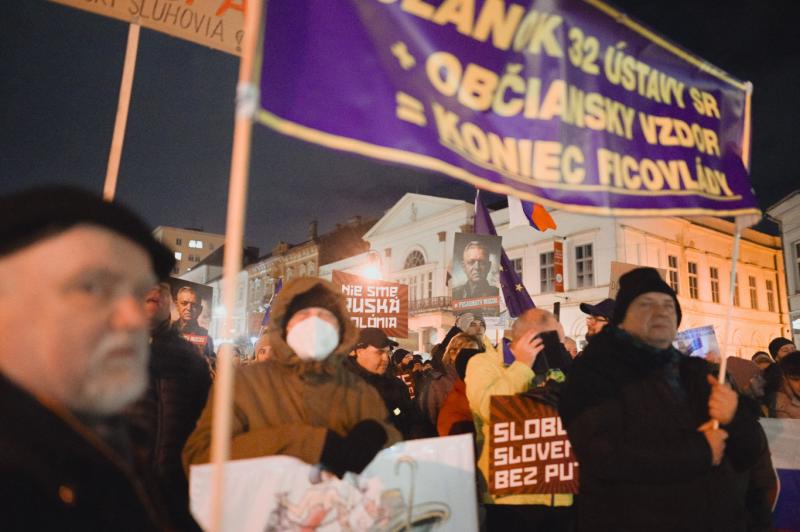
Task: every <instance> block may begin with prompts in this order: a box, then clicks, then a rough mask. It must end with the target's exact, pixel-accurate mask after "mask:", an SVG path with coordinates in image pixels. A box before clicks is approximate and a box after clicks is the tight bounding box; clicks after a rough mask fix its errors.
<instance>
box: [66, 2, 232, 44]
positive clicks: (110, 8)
mask: <svg viewBox="0 0 800 532" xmlns="http://www.w3.org/2000/svg"><path fill="white" fill-rule="evenodd" d="M51 1H52V2H55V3H58V4H63V5H65V6H70V7H75V8H78V9H83V10H85V11H90V12H92V13H96V14H98V15H103V16H106V17H111V18H115V19H118V20H122V21H125V22H130V23H132V24H139V25H140V26H144V27H145V28H147V29H150V30H154V31H160V32H161V33H166V34H167V35H171V36H173V37H177V38H179V39H184V40H187V41H191V42H194V43H197V44H202V45H203V46H208V47H209V48H214V49H215V50H220V51H223V52H227V53H229V54H233V55H240V54H241V43H242V37H243V31H242V28H243V25H244V7H245V5H246V4H247V0H95V1H92V0H51Z"/></svg>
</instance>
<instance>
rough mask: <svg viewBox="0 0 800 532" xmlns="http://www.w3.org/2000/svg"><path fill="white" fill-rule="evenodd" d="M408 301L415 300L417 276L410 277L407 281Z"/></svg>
mask: <svg viewBox="0 0 800 532" xmlns="http://www.w3.org/2000/svg"><path fill="white" fill-rule="evenodd" d="M408 281H409V282H408V299H410V300H411V301H416V300H417V276H416V275H412V276H411V277H410V278H409V279H408Z"/></svg>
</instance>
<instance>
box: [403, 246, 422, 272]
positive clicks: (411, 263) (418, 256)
mask: <svg viewBox="0 0 800 532" xmlns="http://www.w3.org/2000/svg"><path fill="white" fill-rule="evenodd" d="M423 264H425V256H424V255H423V254H422V252H421V251H417V250H414V251H412V252H411V253H409V254H408V257H406V263H405V265H404V266H403V268H404V269H406V270H407V269H409V268H416V267H417V266H422V265H423Z"/></svg>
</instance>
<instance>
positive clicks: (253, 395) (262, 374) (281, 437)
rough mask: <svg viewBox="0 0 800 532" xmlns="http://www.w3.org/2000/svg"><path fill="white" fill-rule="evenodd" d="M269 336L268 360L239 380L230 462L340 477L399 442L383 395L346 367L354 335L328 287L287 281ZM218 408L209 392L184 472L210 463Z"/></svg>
mask: <svg viewBox="0 0 800 532" xmlns="http://www.w3.org/2000/svg"><path fill="white" fill-rule="evenodd" d="M268 336H269V344H270V346H271V348H272V356H271V358H269V359H268V360H266V361H264V362H263V363H260V364H252V365H248V366H245V367H242V368H241V369H240V370H238V371H237V373H236V384H235V388H234V390H235V391H234V406H233V408H234V416H233V439H232V441H231V459H241V458H254V457H258V456H269V455H276V454H283V455H289V456H294V457H296V458H299V459H301V460H303V461H305V462H307V463H309V464H318V463H321V464H322V465H323V466H325V467H326V468H327V469H328V470H330V471H332V472H333V473H335V474H337V475H338V476H341V475H343V474H344V473H345V472H346V471H353V472H356V473H360V472H361V471H362V470H363V469H364V467H366V466H367V464H368V463H369V462H370V461H372V458H373V457H374V456H375V454H376V453H377V452H378V451H379V450H380V449H381V448H382V447H384V446H389V445H391V444H393V443H395V442H396V441H399V440H400V434H399V433H398V432H397V430H396V429H395V428H394V427H393V426H392V424H391V423H389V422H388V419H389V415H388V413H387V411H386V408H385V407H384V405H383V401H381V398H380V396H379V395H378V393H377V392H376V391H375V390H374V389H373V388H372V387H371V386H369V385H368V384H367V383H366V382H364V381H363V380H362V379H360V378H358V377H357V376H356V375H353V374H352V373H351V372H349V371H348V370H347V369H346V368H345V367H344V361H345V357H346V353H347V352H348V351H349V349H350V348H351V347H352V346H353V344H354V343H355V341H356V330H355V328H354V326H353V324H352V322H351V321H350V318H349V315H348V312H347V307H346V304H345V300H344V298H343V297H342V296H341V294H339V293H337V291H336V288H335V287H334V286H333V285H332V284H331V283H329V282H328V281H324V280H322V279H317V278H311V277H302V278H298V279H293V280H292V281H290V282H288V283H287V284H286V285H285V286H284V287H283V289H282V290H281V292H280V293H279V294H278V296H277V297H276V300H275V302H274V304H273V306H272V312H271V314H270V324H269V329H268ZM213 402H214V400H213V393H212V394H211V395H210V396H209V399H208V403H207V404H206V407H205V409H204V411H203V413H202V414H201V416H200V419H199V421H198V422H197V426H196V427H195V430H194V432H193V433H192V435H191V436H190V437H189V439H188V441H187V443H186V446H185V447H184V450H183V462H184V466H185V467H186V468H187V469H188V466H189V465H190V464H198V463H206V462H208V461H209V460H210V458H209V451H210V445H211V418H212V405H213ZM331 405H336V408H331Z"/></svg>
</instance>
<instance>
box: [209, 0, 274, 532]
mask: <svg viewBox="0 0 800 532" xmlns="http://www.w3.org/2000/svg"><path fill="white" fill-rule="evenodd" d="M262 13H263V0H255V1H254V0H251V1H250V2H248V5H247V9H246V10H245V14H244V39H243V42H242V56H241V59H240V62H239V83H238V85H237V87H236V122H235V126H234V130H233V148H232V158H231V173H230V183H229V185H228V216H227V221H226V225H225V255H224V258H223V279H222V297H223V303H224V305H225V321H224V326H223V338H224V339H226V340H232V333H233V331H234V323H233V310H234V306H235V304H236V278H237V276H238V274H239V272H240V271H241V269H242V246H243V242H244V222H245V212H246V210H247V181H248V173H249V166H250V141H251V135H252V129H253V118H254V117H255V114H256V111H257V109H258V101H259V98H258V86H257V85H256V84H255V83H254V78H255V76H256V72H255V71H256V68H255V67H256V64H257V61H256V51H257V46H258V43H259V40H260V39H259V36H260V27H261V23H262ZM217 365H218V366H217V376H216V380H215V382H214V410H213V412H214V413H213V424H212V433H211V461H212V463H213V466H214V467H213V477H212V488H211V505H212V506H211V530H212V531H214V532H220V531H222V530H223V521H222V517H223V511H222V509H223V504H224V502H225V498H224V496H223V495H224V489H225V477H224V463H225V461H227V460H228V458H229V456H230V445H231V426H232V410H233V405H232V403H233V371H234V367H233V362H232V349H231V345H230V342H225V341H224V340H223V345H222V347H221V349H220V353H219V354H218V356H217Z"/></svg>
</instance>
